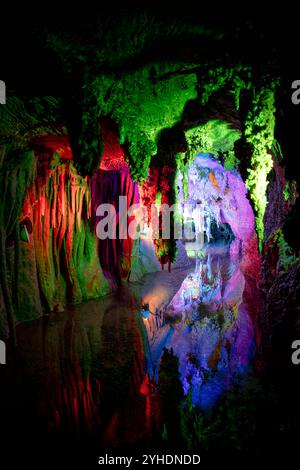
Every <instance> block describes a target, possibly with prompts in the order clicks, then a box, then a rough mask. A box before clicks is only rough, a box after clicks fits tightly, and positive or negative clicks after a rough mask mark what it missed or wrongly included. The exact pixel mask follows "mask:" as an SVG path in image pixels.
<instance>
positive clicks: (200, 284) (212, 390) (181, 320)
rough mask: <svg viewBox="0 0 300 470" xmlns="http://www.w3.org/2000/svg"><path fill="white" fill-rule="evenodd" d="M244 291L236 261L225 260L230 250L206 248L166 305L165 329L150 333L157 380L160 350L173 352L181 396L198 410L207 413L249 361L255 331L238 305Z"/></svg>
mask: <svg viewBox="0 0 300 470" xmlns="http://www.w3.org/2000/svg"><path fill="white" fill-rule="evenodd" d="M244 286H245V279H244V275H243V273H242V271H241V269H240V263H239V256H238V255H231V256H230V251H229V247H222V246H220V247H213V248H208V249H207V250H206V251H205V252H204V253H202V254H201V255H200V256H198V258H197V259H196V263H195V268H194V270H192V271H191V272H190V273H189V274H188V275H187V276H186V278H185V279H184V281H183V282H182V285H181V287H180V289H179V290H178V292H177V293H176V295H175V296H174V298H173V299H172V300H171V302H170V304H169V306H168V308H167V311H166V319H167V321H166V323H165V324H164V326H162V327H161V328H158V329H157V330H156V331H155V333H154V334H153V333H150V344H151V353H152V361H153V364H154V369H155V372H156V375H157V373H158V366H159V359H160V356H161V353H162V350H163V348H165V347H167V348H172V349H173V352H174V354H175V355H176V356H177V357H178V358H179V371H180V375H181V380H182V383H183V388H184V392H185V394H187V393H188V391H190V393H191V394H192V401H193V404H195V405H198V406H200V408H201V409H204V410H205V409H207V408H209V407H211V406H212V405H213V404H214V403H215V402H216V400H217V399H218V398H220V397H221V396H222V394H223V392H224V391H225V390H226V389H227V388H229V387H230V385H231V383H232V379H233V378H234V376H235V375H236V374H238V373H243V374H244V373H245V372H246V370H247V368H248V367H249V363H250V361H251V358H252V357H253V354H254V329H253V324H252V319H251V316H250V315H249V312H248V311H247V306H246V305H245V304H244V303H243V292H244ZM149 373H150V375H151V373H152V371H151V370H149Z"/></svg>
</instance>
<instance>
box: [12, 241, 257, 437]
mask: <svg viewBox="0 0 300 470" xmlns="http://www.w3.org/2000/svg"><path fill="white" fill-rule="evenodd" d="M234 243H235V242H233V243H232V244H231V248H229V247H208V248H207V249H206V250H205V251H203V253H202V254H201V255H199V257H198V258H197V259H196V260H195V263H194V264H192V265H189V266H187V267H186V268H184V267H179V268H178V269H174V270H173V271H172V273H168V272H166V271H164V272H161V273H155V274H152V275H149V274H148V275H147V276H146V277H145V279H144V282H143V285H141V284H136V285H132V287H131V290H130V291H129V290H128V288H127V287H123V288H122V289H123V290H122V291H120V292H119V293H118V295H117V296H115V297H106V298H104V299H101V300H100V301H91V302H87V303H85V304H82V305H80V306H76V307H73V308H71V309H69V310H68V311H66V312H65V313H64V314H63V315H61V314H60V315H59V317H50V318H48V319H44V320H40V321H36V322H32V323H30V324H27V325H26V324H23V325H20V326H19V327H18V341H19V346H18V351H17V357H16V361H15V365H13V364H10V365H9V366H8V367H9V370H10V374H11V375H10V384H11V390H10V392H9V393H8V395H10V396H9V397H7V409H8V410H9V411H8V414H10V419H11V420H12V421H13V419H12V415H13V413H14V411H13V410H15V409H17V410H18V413H19V415H18V416H17V417H16V416H15V417H14V420H15V421H14V423H15V424H14V426H15V425H16V423H17V426H18V428H19V429H18V430H19V432H21V433H23V432H24V434H26V432H27V426H28V424H27V423H28V422H31V425H32V427H34V428H35V429H36V430H37V432H40V430H42V429H43V430H44V431H45V432H49V430H50V431H53V432H54V434H55V433H56V434H57V433H58V432H59V433H63V434H64V435H65V434H68V435H85V436H86V435H88V436H91V438H93V439H94V440H95V442H97V443H99V445H100V443H101V445H103V446H105V445H112V444H113V445H118V444H120V445H129V444H131V443H136V442H141V441H143V440H144V442H145V440H146V441H147V439H150V437H151V436H152V437H153V435H154V434H155V432H157V431H159V435H160V436H161V434H163V433H164V427H163V426H164V422H163V419H164V418H162V417H163V416H164V415H167V414H168V413H169V415H172V413H171V412H170V407H171V408H172V406H173V405H172V401H171V399H170V400H169V395H168V394H169V393H171V392H172V390H173V389H174V387H173V385H172V384H171V385H170V384H168V377H167V376H168V373H169V372H170V371H171V369H172V370H173V372H170V373H171V375H172V374H173V377H175V384H176V390H177V392H176V393H177V395H176V396H175V395H174V394H173V395H174V396H173V398H174V403H175V401H176V400H177V401H178V400H181V399H182V398H180V397H181V396H182V397H183V394H185V395H186V394H188V392H190V394H191V397H192V402H193V404H194V405H198V406H199V407H200V408H201V409H202V410H207V409H210V407H211V406H212V405H213V404H214V403H215V402H216V400H218V399H219V398H220V397H221V396H222V394H223V393H224V391H226V389H228V388H229V387H230V384H231V383H232V380H233V378H234V376H235V375H236V374H238V373H243V374H244V373H245V372H247V369H248V367H249V364H250V361H251V358H252V356H253V353H254V329H253V324H252V320H251V315H250V313H249V312H248V310H247V305H246V304H245V302H244V300H243V292H244V287H245V278H244V275H243V273H242V271H241V269H240V259H239V254H238V251H239V250H238V249H236V250H234ZM230 252H231V255H230ZM234 252H237V254H234ZM170 279H171V281H170ZM137 291H138V294H137ZM150 293H151V302H152V303H150V311H151V314H150V315H149V317H148V318H147V319H144V318H143V317H142V316H141V315H140V307H139V306H140V305H141V302H143V301H144V300H145V299H146V300H149V295H150ZM164 348H168V349H170V350H171V349H172V350H173V353H174V356H175V357H173V356H172V354H171V355H169V356H166V355H165V356H164V362H163V363H161V357H162V355H163V352H164ZM176 356H177V357H178V361H177V359H176ZM162 369H163V375H161V374H162ZM176 370H177V371H178V370H179V375H178V378H180V380H177V378H176V377H177V376H176ZM165 371H167V373H166V372H165ZM20 383H21V384H22V393H19V392H18V390H19V384H20ZM169 390H171V392H169ZM180 390H182V391H183V393H182V391H180ZM161 397H163V398H161ZM164 410H165V411H164ZM34 417H35V418H34ZM175 418H176V419H175ZM172 419H174V420H175V421H176V420H177V421H176V422H178V419H179V418H178V416H177V417H176V416H175V414H174V416H173V417H172ZM175 421H174V423H175ZM23 427H24V429H23ZM174 442H175V439H174Z"/></svg>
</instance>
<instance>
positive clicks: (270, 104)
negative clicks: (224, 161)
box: [245, 84, 275, 244]
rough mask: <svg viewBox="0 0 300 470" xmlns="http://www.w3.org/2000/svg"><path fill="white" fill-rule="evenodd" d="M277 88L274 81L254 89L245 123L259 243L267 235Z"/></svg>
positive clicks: (247, 181) (250, 182)
mask: <svg viewBox="0 0 300 470" xmlns="http://www.w3.org/2000/svg"><path fill="white" fill-rule="evenodd" d="M274 87H275V84H271V86H268V85H266V86H265V87H264V86H262V87H261V88H260V89H259V90H255V91H254V90H253V101H252V109H250V110H249V112H248V115H247V119H246V122H245V138H246V141H247V142H248V143H249V144H250V146H251V160H250V168H248V177H247V180H246V186H247V188H248V189H249V192H250V196H251V199H252V201H253V204H254V208H255V212H256V230H257V234H258V237H259V241H260V244H261V243H262V240H263V238H264V225H263V217H264V213H265V209H266V205H267V197H266V189H267V185H268V181H267V176H268V173H269V172H270V170H271V169H272V166H273V162H272V154H271V148H272V144H273V140H274V127H275V105H274V101H275V100H274Z"/></svg>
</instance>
